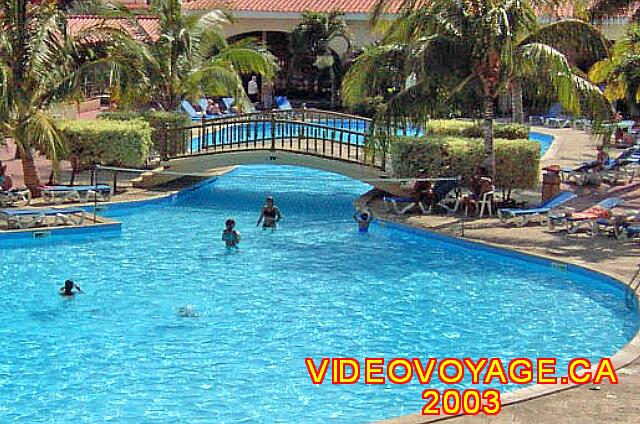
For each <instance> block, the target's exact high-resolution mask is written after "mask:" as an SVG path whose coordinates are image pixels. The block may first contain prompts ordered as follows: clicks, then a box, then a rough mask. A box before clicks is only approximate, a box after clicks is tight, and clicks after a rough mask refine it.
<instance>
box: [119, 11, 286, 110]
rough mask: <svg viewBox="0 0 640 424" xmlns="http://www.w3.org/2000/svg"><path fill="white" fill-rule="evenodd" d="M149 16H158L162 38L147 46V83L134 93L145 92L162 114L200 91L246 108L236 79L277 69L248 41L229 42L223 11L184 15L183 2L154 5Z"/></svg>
mask: <svg viewBox="0 0 640 424" xmlns="http://www.w3.org/2000/svg"><path fill="white" fill-rule="evenodd" d="M151 13H152V14H154V15H155V16H157V17H158V19H159V21H160V27H161V30H162V35H161V36H160V39H159V40H158V41H157V42H155V43H151V44H150V46H149V55H148V56H147V59H148V60H147V65H146V68H147V69H146V71H147V75H148V76H149V82H148V84H146V85H144V84H143V85H139V86H138V94H142V92H141V91H144V92H146V97H151V98H155V99H157V100H158V102H159V103H160V104H161V105H162V106H163V108H165V109H166V110H171V109H174V108H176V107H177V106H178V104H179V102H180V99H181V98H184V97H188V98H192V97H195V96H198V95H199V94H201V93H202V92H206V93H207V94H210V95H231V96H233V97H235V98H236V100H237V103H239V104H240V105H243V104H247V102H248V99H247V96H246V94H245V93H244V90H243V87H242V80H241V78H240V75H241V74H249V73H258V74H261V75H263V76H265V77H267V78H270V77H272V76H273V75H274V74H275V72H276V70H277V64H276V60H275V58H274V57H273V56H272V55H271V54H270V53H269V52H268V51H266V50H265V49H263V48H260V47H258V46H255V45H253V44H252V43H251V42H248V41H241V42H238V43H234V44H228V43H227V41H226V39H225V37H224V33H223V31H222V25H223V24H225V23H227V22H229V21H230V19H231V16H230V15H229V14H227V13H226V12H224V11H212V12H210V13H207V14H205V15H185V14H184V13H183V11H182V1H181V0H154V1H152V2H151ZM130 86H133V84H130Z"/></svg>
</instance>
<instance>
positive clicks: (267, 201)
mask: <svg viewBox="0 0 640 424" xmlns="http://www.w3.org/2000/svg"><path fill="white" fill-rule="evenodd" d="M264 202H265V203H266V204H267V205H273V196H267V198H266V199H265V201H264Z"/></svg>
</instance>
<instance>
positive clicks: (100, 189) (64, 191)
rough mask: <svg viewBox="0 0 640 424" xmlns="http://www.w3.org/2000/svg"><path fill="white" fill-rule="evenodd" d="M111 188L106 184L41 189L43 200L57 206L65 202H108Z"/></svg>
mask: <svg viewBox="0 0 640 424" xmlns="http://www.w3.org/2000/svg"><path fill="white" fill-rule="evenodd" d="M111 194H112V192H111V186H109V185H106V184H98V185H87V186H45V187H44V188H43V189H42V197H44V199H45V200H48V201H51V202H53V203H56V204H59V203H62V202H65V201H74V202H79V201H81V200H85V201H89V200H94V198H95V200H99V201H105V202H107V201H109V199H110V198H111Z"/></svg>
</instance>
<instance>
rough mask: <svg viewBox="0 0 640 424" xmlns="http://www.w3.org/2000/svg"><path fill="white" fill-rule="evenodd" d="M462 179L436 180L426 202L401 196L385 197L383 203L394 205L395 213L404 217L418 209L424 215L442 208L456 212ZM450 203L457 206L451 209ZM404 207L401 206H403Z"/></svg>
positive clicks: (426, 197)
mask: <svg viewBox="0 0 640 424" xmlns="http://www.w3.org/2000/svg"><path fill="white" fill-rule="evenodd" d="M459 187H460V177H456V178H446V179H439V180H436V182H435V184H434V185H433V187H432V188H431V192H430V195H429V193H425V196H424V198H425V200H424V201H420V200H418V199H417V198H415V197H399V196H385V197H383V201H384V202H385V203H386V204H387V205H389V204H390V205H392V206H393V209H394V210H395V212H396V213H397V214H399V215H404V214H405V213H407V212H408V211H410V210H411V209H413V208H415V207H418V208H419V209H420V210H421V211H422V213H424V214H426V213H431V212H432V211H433V209H434V207H440V208H442V209H444V210H445V211H447V212H454V211H455V210H456V208H457V205H458V202H457V200H458V198H459ZM450 203H453V204H454V205H455V206H454V207H451V206H450ZM403 204H404V206H401V205H403Z"/></svg>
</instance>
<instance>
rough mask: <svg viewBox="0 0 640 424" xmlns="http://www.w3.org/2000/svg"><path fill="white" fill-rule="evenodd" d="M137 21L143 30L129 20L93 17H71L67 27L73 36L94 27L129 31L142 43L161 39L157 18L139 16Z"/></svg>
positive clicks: (68, 19) (68, 18)
mask: <svg viewBox="0 0 640 424" xmlns="http://www.w3.org/2000/svg"><path fill="white" fill-rule="evenodd" d="M136 19H137V20H138V23H139V24H140V27H141V28H140V27H137V26H136V25H134V24H132V23H131V22H129V21H128V20H127V19H123V18H109V19H105V18H103V17H100V16H93V15H70V16H68V17H67V25H68V28H69V31H70V32H71V33H72V34H75V33H78V32H80V31H82V30H84V29H87V28H90V27H94V26H106V27H111V28H117V29H121V30H124V31H127V32H128V33H129V34H131V36H132V37H134V38H135V39H137V40H140V41H146V40H147V39H148V38H150V39H151V40H152V41H155V40H157V39H158V38H159V37H160V35H161V31H160V24H159V22H158V19H157V18H154V17H150V16H138V17H136Z"/></svg>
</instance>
